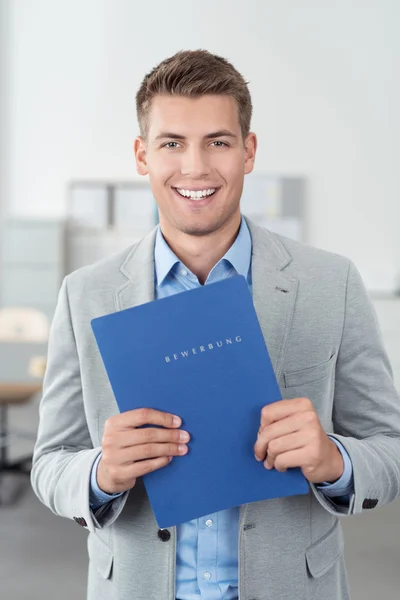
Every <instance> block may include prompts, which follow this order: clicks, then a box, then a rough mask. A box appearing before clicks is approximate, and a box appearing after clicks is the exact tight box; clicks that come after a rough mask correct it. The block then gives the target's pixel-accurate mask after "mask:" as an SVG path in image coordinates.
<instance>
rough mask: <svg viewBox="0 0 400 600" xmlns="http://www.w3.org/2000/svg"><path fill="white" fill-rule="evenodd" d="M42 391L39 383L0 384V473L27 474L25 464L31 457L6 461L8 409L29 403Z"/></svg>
mask: <svg viewBox="0 0 400 600" xmlns="http://www.w3.org/2000/svg"><path fill="white" fill-rule="evenodd" d="M41 389H42V382H40V383H13V382H1V383H0V473H1V472H4V471H14V472H23V473H29V469H28V470H27V468H26V463H27V462H28V461H30V460H31V458H32V457H31V456H27V457H24V458H22V459H18V460H17V461H14V462H10V461H9V459H8V447H9V443H8V438H9V431H8V408H9V406H11V405H13V404H24V403H25V402H29V400H30V399H31V397H32V396H33V395H34V394H37V393H38V392H40V391H41Z"/></svg>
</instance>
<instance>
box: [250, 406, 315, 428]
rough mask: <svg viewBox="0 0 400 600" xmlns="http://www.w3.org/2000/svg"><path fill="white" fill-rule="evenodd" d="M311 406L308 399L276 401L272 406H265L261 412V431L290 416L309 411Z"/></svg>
mask: <svg viewBox="0 0 400 600" xmlns="http://www.w3.org/2000/svg"><path fill="white" fill-rule="evenodd" d="M312 406H313V405H312V403H311V400H309V399H308V398H292V399H291V400H278V401H277V402H272V404H267V405H266V406H264V407H263V409H262V410H261V429H264V428H265V427H267V426H268V425H271V424H272V423H275V421H280V420H281V419H285V418H286V417H289V416H290V415H293V414H296V413H299V412H304V411H306V410H310V407H312Z"/></svg>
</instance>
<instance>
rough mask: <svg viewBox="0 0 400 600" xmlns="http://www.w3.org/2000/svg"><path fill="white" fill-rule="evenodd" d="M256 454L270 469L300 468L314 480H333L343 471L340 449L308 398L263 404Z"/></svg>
mask: <svg viewBox="0 0 400 600" xmlns="http://www.w3.org/2000/svg"><path fill="white" fill-rule="evenodd" d="M254 453H255V456H256V458H257V460H259V461H264V466H265V467H266V468H267V469H272V468H275V469H276V470H277V471H281V472H283V471H286V469H289V468H293V467H300V468H301V470H302V472H303V475H304V476H305V477H306V479H307V480H308V481H310V482H311V483H322V482H324V481H326V482H329V483H333V482H334V481H336V480H337V479H339V478H340V477H341V476H342V474H343V471H344V462H343V458H342V455H341V453H340V450H339V449H338V447H337V446H336V444H335V442H333V441H332V440H331V439H330V438H329V437H328V436H327V434H326V433H325V431H324V430H323V428H322V425H321V423H320V420H319V417H318V415H317V413H316V411H315V408H314V405H313V404H312V402H311V400H309V399H308V398H293V399H292V400H279V401H278V402H273V403H272V404H268V405H267V406H264V408H263V409H262V411H261V426H260V429H259V431H258V437H257V441H256V443H255V446H254Z"/></svg>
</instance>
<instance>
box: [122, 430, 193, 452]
mask: <svg viewBox="0 0 400 600" xmlns="http://www.w3.org/2000/svg"><path fill="white" fill-rule="evenodd" d="M189 441H190V434H189V433H188V432H187V431H184V430H183V429H164V428H163V427H161V428H155V427H146V428H144V429H130V430H127V431H121V432H119V433H118V436H117V437H116V438H115V442H116V446H117V447H118V448H130V447H131V446H137V445H139V444H149V443H154V442H160V443H161V442H175V443H176V444H179V443H180V442H182V443H187V442H189Z"/></svg>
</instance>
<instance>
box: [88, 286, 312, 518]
mask: <svg viewBox="0 0 400 600" xmlns="http://www.w3.org/2000/svg"><path fill="white" fill-rule="evenodd" d="M91 325H92V329H93V332H94V335H95V338H96V341H97V345H98V347H99V350H100V354H101V357H102V360H103V362H104V365H105V368H106V371H107V374H108V378H109V380H110V383H111V387H112V390H113V392H114V395H115V399H116V401H117V404H118V407H119V410H120V411H121V412H124V411H128V410H131V409H135V408H141V407H150V408H154V409H156V410H161V411H165V412H170V413H172V414H177V415H179V416H180V417H181V419H182V426H181V428H182V429H185V430H187V431H188V432H189V433H190V436H191V439H190V441H189V442H188V447H189V451H188V453H187V454H186V455H184V456H176V457H174V458H173V460H172V461H171V462H170V463H169V465H167V466H166V467H162V468H161V469H158V470H157V471H153V472H152V473H148V474H146V475H144V476H143V482H144V485H145V487H146V491H147V494H148V497H149V500H150V503H151V506H152V508H153V511H154V514H155V517H156V520H157V523H158V525H159V527H161V528H166V527H171V526H174V525H178V524H179V523H184V522H187V521H190V520H191V519H195V518H199V517H201V516H204V515H207V514H210V513H213V512H217V511H220V510H224V509H226V508H230V507H233V506H239V505H241V504H247V503H250V502H257V501H259V500H265V499H269V498H277V497H283V496H291V495H297V494H306V493H307V492H308V489H309V486H308V482H307V480H306V479H305V477H304V476H303V474H302V472H301V469H300V468H295V469H288V470H287V471H286V472H284V473H280V472H279V471H276V470H275V469H272V470H267V469H266V468H265V467H264V465H263V463H262V462H257V461H256V459H255V457H254V444H255V442H256V439H257V433H258V429H259V427H260V418H261V409H262V407H263V406H265V405H266V404H270V403H271V402H275V401H277V400H281V399H282V396H281V394H280V390H279V386H278V383H277V381H276V377H275V374H274V371H273V367H272V364H271V360H270V357H269V354H268V350H267V347H266V344H265V341H264V337H263V334H262V331H261V328H260V325H259V322H258V319H257V315H256V312H255V309H254V305H253V302H252V298H251V294H250V292H249V289H248V285H247V282H246V280H245V278H244V277H243V276H241V275H238V276H235V277H231V278H228V279H225V280H223V281H219V282H217V283H212V284H208V285H205V286H202V287H199V288H196V289H194V290H189V291H185V292H181V293H178V294H175V295H173V296H168V297H166V298H161V299H159V300H156V301H153V302H149V303H146V304H141V305H139V306H135V307H132V308H128V309H125V310H122V311H119V312H116V313H112V314H110V315H106V316H102V317H98V318H96V319H93V320H92V322H91ZM146 426H147V427H148V426H149V425H146Z"/></svg>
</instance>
